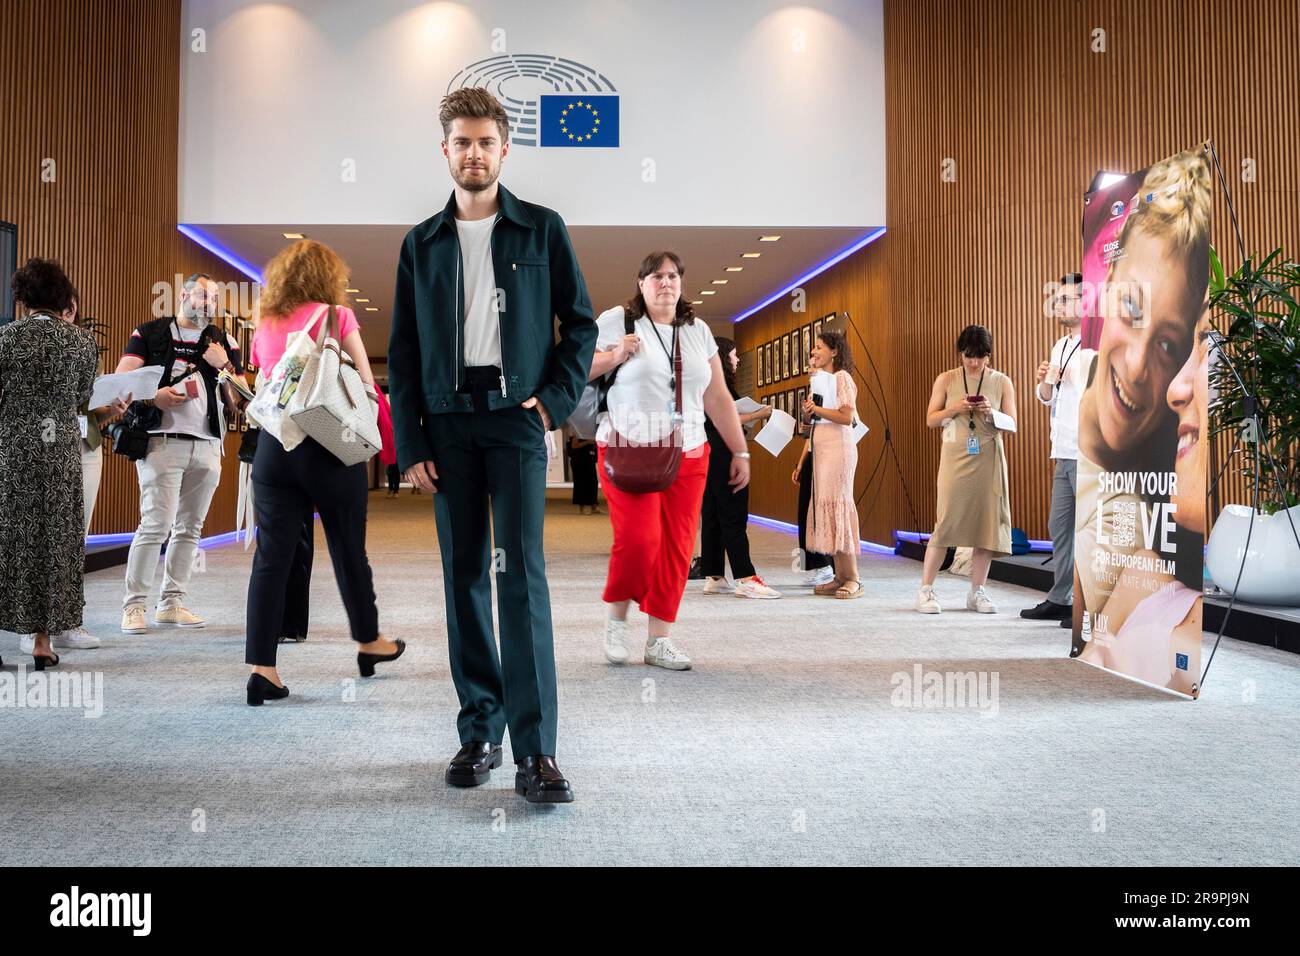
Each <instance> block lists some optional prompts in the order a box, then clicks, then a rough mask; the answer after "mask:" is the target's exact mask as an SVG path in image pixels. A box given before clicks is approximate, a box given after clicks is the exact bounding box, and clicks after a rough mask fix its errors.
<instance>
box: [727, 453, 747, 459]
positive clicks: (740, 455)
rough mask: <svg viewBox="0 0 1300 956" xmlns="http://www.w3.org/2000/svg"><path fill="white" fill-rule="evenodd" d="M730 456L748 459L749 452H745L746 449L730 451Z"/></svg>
mask: <svg viewBox="0 0 1300 956" xmlns="http://www.w3.org/2000/svg"><path fill="white" fill-rule="evenodd" d="M731 457H732V458H744V459H748V458H749V452H747V451H733V452H732V453H731Z"/></svg>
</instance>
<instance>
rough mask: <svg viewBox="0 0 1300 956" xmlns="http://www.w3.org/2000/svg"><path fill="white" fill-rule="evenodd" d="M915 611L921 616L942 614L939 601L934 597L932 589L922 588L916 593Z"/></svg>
mask: <svg viewBox="0 0 1300 956" xmlns="http://www.w3.org/2000/svg"><path fill="white" fill-rule="evenodd" d="M916 609H917V610H918V611H920V612H921V613H922V614H942V613H943V608H941V607H939V599H938V598H937V597H935V596H934V588H932V587H923V588H921V590H919V591H917V592H916Z"/></svg>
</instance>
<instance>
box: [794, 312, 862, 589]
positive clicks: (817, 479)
mask: <svg viewBox="0 0 1300 956" xmlns="http://www.w3.org/2000/svg"><path fill="white" fill-rule="evenodd" d="M808 364H809V365H810V366H811V367H812V371H813V372H819V371H821V372H834V373H835V402H834V407H833V408H825V407H823V406H821V405H817V404H815V403H814V400H813V398H812V396H809V397H808V398H807V399H806V400H805V401H804V403H803V413H804V420H805V421H807V420H809V419H811V420H812V422H813V428H812V455H813V472H812V474H813V477H812V500H811V501H809V503H808V535H807V544H808V550H809V551H816V552H820V553H822V554H833V555H834V563H835V579H834V580H833V581H831V582H829V583H828V584H822V585H818V586H817V587H815V588H813V593H814V594H822V595H828V596H830V595H833V596H834V597H837V598H841V599H849V598H859V597H862V582H861V581H859V580H858V547H859V544H858V508H857V505H856V503H855V502H854V500H853V476H854V473H855V472H856V471H857V470H858V446H857V443H856V442H855V441H854V440H853V423H854V422H855V421H856V420H857V403H858V387H857V385H855V384H854V382H853V375H852V371H853V357H852V356H851V355H850V354H849V343H848V342H847V341H846V340H845V338H844V334H843V333H842V332H832V331H826V332H822V333H821V334H820V335H818V336H817V344H816V345H815V346H814V347H813V350H812V355H810V356H809V358H808ZM823 400H825V399H823Z"/></svg>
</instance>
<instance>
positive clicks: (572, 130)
mask: <svg viewBox="0 0 1300 956" xmlns="http://www.w3.org/2000/svg"><path fill="white" fill-rule="evenodd" d="M541 127H542V145H543V146H618V97H617V96H589V95H587V94H585V93H544V94H543V95H542V109H541Z"/></svg>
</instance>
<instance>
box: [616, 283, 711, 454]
mask: <svg viewBox="0 0 1300 956" xmlns="http://www.w3.org/2000/svg"><path fill="white" fill-rule="evenodd" d="M596 328H597V332H596V349H597V351H602V352H603V351H605V350H607V349H609V348H612V347H613V346H616V345H618V343H619V342H620V341H622V339H623V335H624V329H623V306H621V305H616V306H614V308H612V309H607V310H606V311H604V312H602V313H601V314H600V316H599V317H597V319H596ZM633 332H634V333H635V334H636V335H637V336H638V337H639V338H640V339H641V348H640V349H639V350H638V351H637V353H636V355H634V356H632V357H631V358H630V359H628V360H627V361H626V362H624V363H623V364H622V365H621V366H619V370H618V376H617V377H616V378H615V379H614V385H613V387H612V388H610V390H609V394H608V396H607V397H606V399H605V404H606V407H607V408H608V409H609V411H608V412H602V413H601V415H600V420H599V425H598V428H597V430H596V441H598V442H601V443H603V444H607V443H608V442H609V435H610V432H611V430H613V429H615V428H616V429H617V430H618V433H619V434H620V435H622V436H623V437H624V438H626V439H628V440H629V441H634V442H641V443H646V442H656V441H662V440H663V439H664V438H666V437H668V436H669V435H671V434H672V430H673V421H672V413H671V407H672V402H673V383H672V378H673V359H672V353H673V327H672V326H670V325H656V324H655V323H654V322H653V321H652V320H651V319H650V317H649V316H644V315H643V316H642V317H641V318H639V319H637V320H636V323H635V325H634V327H633ZM677 335H678V340H679V342H680V344H681V349H682V448H683V449H684V450H686V451H691V450H692V449H695V448H698V447H699V446H700V445H702V444H704V443H705V442H706V441H708V436H707V435H705V433H704V392H705V390H706V389H707V388H708V387H709V382H710V381H712V379H713V368H712V366H711V365H710V364H709V360H710V359H712V358H713V356H715V355H717V354H718V343H717V342H715V341H714V339H713V331H712V330H711V329H710V328H709V327H708V325H706V324H705V322H704V320H703V319H696V320H695V321H694V322H692V323H690V324H688V325H680V326H678V327H677ZM611 422H612V424H611Z"/></svg>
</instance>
